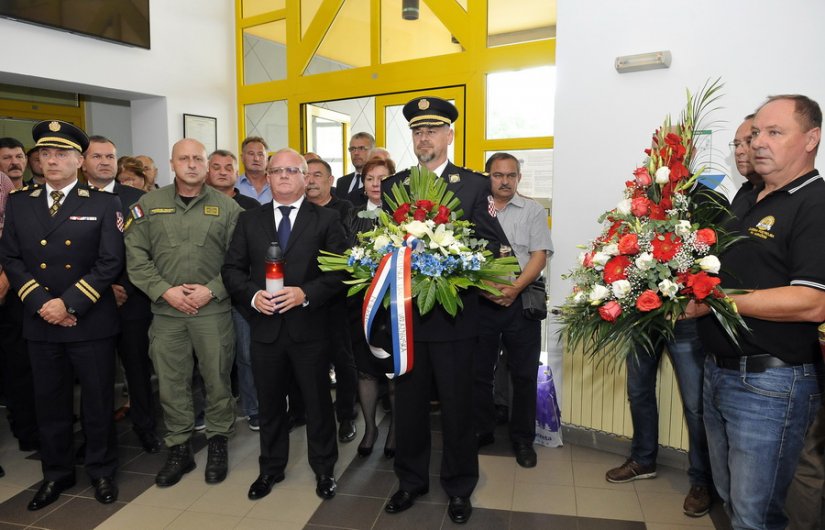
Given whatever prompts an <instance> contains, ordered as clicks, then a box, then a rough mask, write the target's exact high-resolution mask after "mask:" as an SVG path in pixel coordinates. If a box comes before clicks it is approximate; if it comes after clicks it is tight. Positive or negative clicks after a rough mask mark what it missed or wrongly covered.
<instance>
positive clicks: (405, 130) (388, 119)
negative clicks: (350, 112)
mask: <svg viewBox="0 0 825 530" xmlns="http://www.w3.org/2000/svg"><path fill="white" fill-rule="evenodd" d="M450 103H452V104H455V100H450ZM403 108H404V105H387V106H386V107H384V120H385V130H386V134H387V145H386V148H387V150H388V151H389V152H390V154H391V155H392V159H393V160H394V161H395V166H396V168H397V169H398V171H401V170H402V169H407V168H408V167H413V166H416V165H418V157H416V156H415V152H414V151H413V144H412V133H411V132H410V124H409V123H408V122H407V119H406V118H405V117H404V114H403V113H402V112H401V111H402V109H403ZM447 157H448V158H449V159H450V160H455V141H453V143H452V144H450V146H449V147H448V148H447Z"/></svg>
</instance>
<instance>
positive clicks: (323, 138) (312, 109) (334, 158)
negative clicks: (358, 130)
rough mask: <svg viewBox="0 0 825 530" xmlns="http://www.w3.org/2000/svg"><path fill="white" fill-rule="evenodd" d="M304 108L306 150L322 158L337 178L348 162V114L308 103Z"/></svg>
mask: <svg viewBox="0 0 825 530" xmlns="http://www.w3.org/2000/svg"><path fill="white" fill-rule="evenodd" d="M305 108H306V121H305V124H306V126H305V127H304V130H305V134H306V136H305V138H304V145H305V146H306V150H307V151H312V152H313V153H315V154H317V155H318V156H320V157H321V158H323V159H324V160H325V161H326V162H327V163H328V164H329V165H330V167H331V168H332V174H333V175H335V177H336V178H338V177H340V176H341V175H343V174H344V173H345V172H344V168H346V167H347V165H348V163H349V159H348V155H349V153H348V151H347V147H348V146H349V136H350V116H349V115H348V114H344V113H341V112H336V111H334V110H330V109H325V108H322V107H319V106H317V105H312V104H310V103H308V104H307V105H306V106H305Z"/></svg>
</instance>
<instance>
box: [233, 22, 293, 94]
mask: <svg viewBox="0 0 825 530" xmlns="http://www.w3.org/2000/svg"><path fill="white" fill-rule="evenodd" d="M285 43H286V21H285V20H276V21H275V22H269V23H267V24H261V25H260V26H253V27H251V28H246V29H244V30H243V82H244V84H245V85H253V84H255V83H266V82H267V81H275V80H279V79H286V46H285Z"/></svg>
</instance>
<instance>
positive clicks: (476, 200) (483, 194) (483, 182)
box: [381, 162, 507, 342]
mask: <svg viewBox="0 0 825 530" xmlns="http://www.w3.org/2000/svg"><path fill="white" fill-rule="evenodd" d="M409 174H410V171H409V170H408V169H405V170H404V171H401V172H399V173H396V174H395V175H393V176H391V177H389V178H388V179H386V180H384V182H382V183H381V193H382V195H383V194H389V193H390V190H391V189H392V185H393V184H395V183H396V182H400V183H403V182H404V181H405V180H406V179H407V178H408V177H409ZM441 177H442V178H444V179H446V180H447V183H448V184H447V189H448V190H450V191H452V192H453V193H454V194H455V196H456V197H458V199H459V200H460V201H461V209H462V210H463V212H464V215H463V216H462V217H461V218H462V219H465V220H467V221H471V222H473V223H474V224H475V233H476V236H477V237H479V238H481V239H486V240H487V241H489V244H488V247H487V248H489V249H490V250H491V251H492V252H493V254H494V255H496V256H497V255H498V250H499V247H500V246H501V244H502V243H503V242H505V243H506V241H507V236H505V235H504V231H503V230H502V228H501V225H500V224H499V223H498V220H497V219H496V218H495V217H493V216H491V215H490V213H489V210H488V201H487V197H488V196H489V195H490V180H489V178H487V177H485V176H484V175H482V174H481V173H476V172H475V171H471V170H469V169H465V168H461V167H458V166H456V165H455V164H453V163H452V162H447V167H446V168H444V172H443V173H442V174H441ZM384 209H385V210H387V211H388V212H389V206H388V205H384ZM390 213H391V212H390ZM478 297H479V295H478V293H477V292H475V291H462V295H461V301H462V302H463V304H464V308H463V309H462V310H459V313H458V314H457V315H456V317H455V318H453V317H451V316H450V315H449V314H447V312H446V311H444V310H443V309H442V308H441V307H440V306H439V305H436V306H435V307H434V308H433V310H432V311H430V312H429V313H427V314H426V315H424V316H423V317H422V316H421V315H419V314H418V311H417V310H416V311H414V313H413V333H414V335H415V340H417V341H430V342H442V341H452V340H462V339H468V338H472V337H475V336H477V335H478V314H477V312H478V302H479V300H478ZM413 307H415V304H413Z"/></svg>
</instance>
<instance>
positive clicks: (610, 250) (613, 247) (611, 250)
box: [602, 243, 619, 256]
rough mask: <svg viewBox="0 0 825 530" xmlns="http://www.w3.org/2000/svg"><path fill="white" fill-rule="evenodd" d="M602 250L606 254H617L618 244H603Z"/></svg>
mask: <svg viewBox="0 0 825 530" xmlns="http://www.w3.org/2000/svg"><path fill="white" fill-rule="evenodd" d="M602 252H604V253H605V254H607V255H608V256H618V255H619V245H617V244H616V243H610V244H609V245H605V246H603V247H602Z"/></svg>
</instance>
